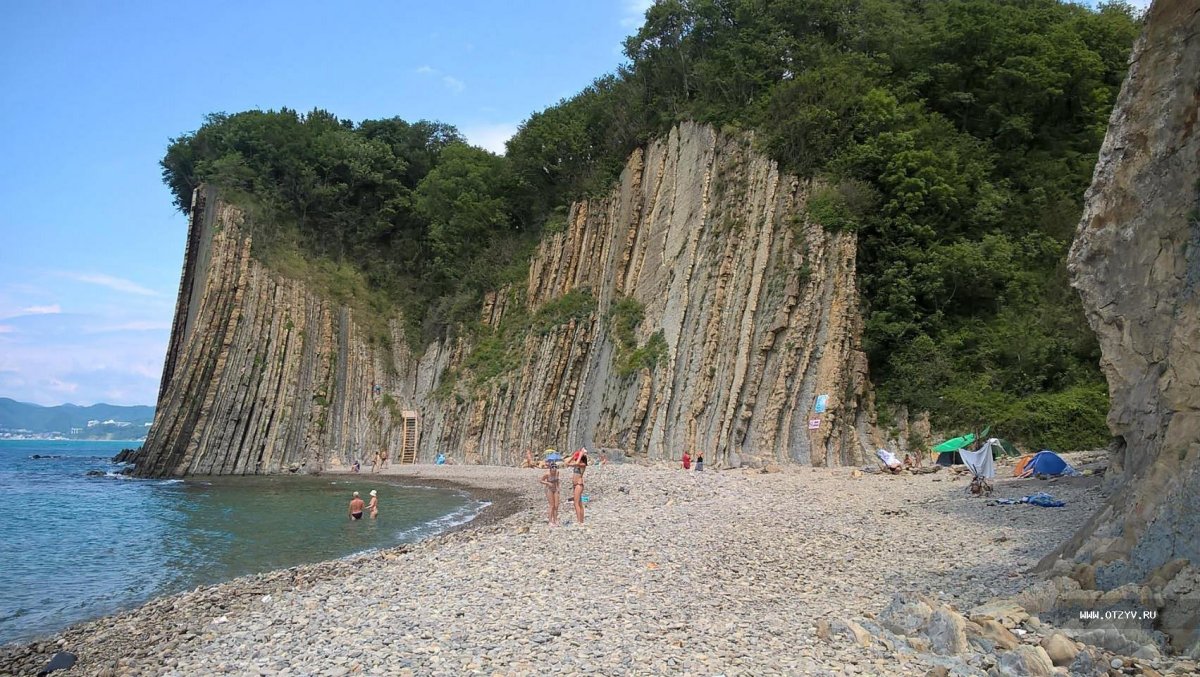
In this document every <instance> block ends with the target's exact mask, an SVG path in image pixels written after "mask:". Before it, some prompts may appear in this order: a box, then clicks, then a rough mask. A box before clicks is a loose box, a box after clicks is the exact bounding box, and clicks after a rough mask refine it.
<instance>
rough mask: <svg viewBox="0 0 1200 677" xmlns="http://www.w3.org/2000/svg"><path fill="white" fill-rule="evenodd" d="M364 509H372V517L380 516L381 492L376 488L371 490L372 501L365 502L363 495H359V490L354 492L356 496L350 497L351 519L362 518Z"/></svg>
mask: <svg viewBox="0 0 1200 677" xmlns="http://www.w3.org/2000/svg"><path fill="white" fill-rule="evenodd" d="M364 509H365V510H370V511H371V519H375V518H376V517H378V516H379V494H378V492H376V491H375V490H374V489H372V490H371V502H370V503H363V500H362V497H360V496H359V495H358V492H357V491H356V492H354V498H351V499H350V519H351V520H360V519H362V518H363V512H364Z"/></svg>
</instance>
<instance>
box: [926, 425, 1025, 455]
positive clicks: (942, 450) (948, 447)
mask: <svg viewBox="0 0 1200 677" xmlns="http://www.w3.org/2000/svg"><path fill="white" fill-rule="evenodd" d="M991 430H992V428H991V426H988V427H987V428H984V429H983V432H981V433H979V435H978V436H976V435H975V433H967V434H966V435H962V436H959V437H955V438H954V439H949V440H946V441H945V442H942V443H941V444H939V445H937V446H935V447H934V448H933V457H934V460H936V461H937V463H938V464H939V465H953V464H956V463H962V457H961V456H959V455H958V452H959V450H960V449H966V448H967V447H969V446H971V444H972V443H973V442H975V440H976V439H977V437H978V439H981V440H986V439H987V438H988V433H989V432H991ZM999 442H1000V449H1002V450H1003V453H1004V455H1006V456H1020V454H1021V452H1020V451H1018V450H1017V447H1016V446H1014V445H1013V443H1012V442H1009V441H1008V440H999Z"/></svg>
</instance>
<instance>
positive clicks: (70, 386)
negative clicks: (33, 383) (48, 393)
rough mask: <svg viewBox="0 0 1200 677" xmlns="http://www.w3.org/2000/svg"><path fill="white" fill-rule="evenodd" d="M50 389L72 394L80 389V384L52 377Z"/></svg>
mask: <svg viewBox="0 0 1200 677" xmlns="http://www.w3.org/2000/svg"><path fill="white" fill-rule="evenodd" d="M50 389H51V390H53V391H55V392H59V393H67V394H70V393H74V392H75V391H77V390H79V384H78V383H71V382H69V381H62V380H59V379H56V378H52V379H50Z"/></svg>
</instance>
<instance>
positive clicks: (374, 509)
mask: <svg viewBox="0 0 1200 677" xmlns="http://www.w3.org/2000/svg"><path fill="white" fill-rule="evenodd" d="M367 508H368V509H369V510H370V511H371V519H375V518H376V517H378V516H379V496H378V495H377V494H376V493H375V490H374V489H372V490H371V504H370V505H368V506H367Z"/></svg>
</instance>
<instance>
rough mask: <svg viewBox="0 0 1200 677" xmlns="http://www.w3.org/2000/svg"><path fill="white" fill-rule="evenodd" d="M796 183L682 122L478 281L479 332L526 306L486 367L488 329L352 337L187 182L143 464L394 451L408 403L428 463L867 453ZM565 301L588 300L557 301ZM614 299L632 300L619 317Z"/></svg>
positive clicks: (836, 315)
mask: <svg viewBox="0 0 1200 677" xmlns="http://www.w3.org/2000/svg"><path fill="white" fill-rule="evenodd" d="M810 187H811V186H810V185H809V183H807V182H804V181H801V180H799V179H797V178H795V177H791V176H787V175H784V174H781V173H780V172H779V170H778V167H777V166H776V165H775V163H773V162H770V161H769V160H767V159H765V158H764V157H762V156H761V155H759V154H757V153H756V152H754V151H753V150H752V149H751V147H750V139H749V138H747V137H728V136H724V135H721V134H718V133H717V132H716V131H715V130H713V129H712V128H710V127H706V126H702V125H695V124H684V125H681V126H679V127H677V128H676V129H674V130H673V131H672V132H671V133H670V135H669V137H668V138H666V139H662V140H660V141H658V142H655V143H652V144H649V145H648V146H647V147H645V148H643V149H639V150H638V151H636V152H635V153H634V154H633V156H632V157H630V159H629V161H628V163H627V165H626V167H625V170H624V172H623V173H622V175H621V178H620V181H619V182H618V184H617V185H616V186H615V187H614V188H613V189H612V191H611V193H610V194H609V195H607V196H605V197H602V198H597V199H590V200H586V201H582V202H579V203H576V204H574V205H573V206H572V207H571V210H570V212H569V216H568V219H567V223H566V225H565V226H564V227H563V228H562V229H561V230H560V231H559V232H557V233H553V234H549V235H547V236H545V237H544V239H543V241H542V243H541V245H540V246H539V248H538V249H537V251H536V253H535V255H534V256H533V259H532V261H531V263H530V270H529V275H528V278H527V280H526V283H525V284H523V285H518V286H514V287H510V288H506V289H502V290H498V291H497V292H496V293H493V294H489V295H488V298H487V299H486V300H485V304H484V307H483V310H482V317H481V320H482V323H483V324H484V325H487V326H488V327H491V328H492V329H491V330H490V331H494V332H499V331H501V329H503V330H504V331H506V332H510V333H511V332H512V326H513V325H519V324H520V323H519V322H518V319H519V318H524V317H535V318H537V319H538V321H537V323H535V324H532V325H531V324H528V323H527V324H526V325H521V326H523V327H524V328H523V329H521V330H520V333H519V334H518V335H516V336H515V337H514V336H509V335H506V336H507V339H506V341H507V343H506V347H505V349H504V350H505V354H504V355H503V356H501V359H498V360H497V359H492V361H491V362H488V361H487V360H486V359H485V357H488V356H486V355H484V354H483V352H481V353H480V354H474V351H475V348H476V347H477V346H479V345H480V343H481V342H482V341H484V340H486V338H487V334H486V332H485V333H484V334H478V333H477V334H474V335H467V336H460V337H458V338H452V339H447V340H443V341H439V342H435V343H433V344H432V345H430V346H428V348H427V349H425V350H424V352H423V353H421V354H414V353H412V352H411V351H410V350H409V349H408V348H407V347H406V346H405V344H404V341H403V340H402V337H401V335H400V333H399V330H398V327H399V326H400V325H399V323H398V322H397V321H396V320H398V318H394V319H393V322H392V336H391V341H390V344H391V346H395V347H394V348H384V347H382V346H383V345H386V344H387V343H388V342H386V341H384V342H380V341H375V342H372V341H369V340H368V339H367V337H366V336H365V332H364V331H363V329H362V327H361V324H362V323H360V322H359V321H357V320H356V318H355V316H354V313H353V312H352V311H351V310H349V309H348V308H346V307H341V306H339V305H337V304H334V303H331V302H330V301H329V300H328V299H327V298H325V297H324V296H322V294H321V293H319V290H316V289H314V288H312V287H311V286H310V285H309V284H307V283H306V282H304V281H301V280H293V279H287V278H284V277H282V276H280V275H278V274H276V273H274V272H273V271H271V270H270V269H268V268H267V267H266V266H264V265H263V264H262V263H260V262H259V261H258V260H257V259H256V258H255V257H252V256H251V238H250V235H249V233H250V232H251V230H252V228H249V227H248V226H249V225H250V224H247V223H246V222H245V219H246V217H245V215H244V214H243V213H242V212H241V211H239V210H238V209H236V208H235V207H233V206H231V205H228V204H225V203H223V202H222V201H221V200H220V199H219V198H218V197H217V196H216V195H215V194H213V193H212V192H211V191H200V192H198V193H197V199H196V204H195V207H194V208H193V214H192V224H191V230H190V233H189V239H188V252H187V256H186V262H185V266H184V273H183V278H182V282H181V288H180V297H179V305H178V307H177V311H176V319H175V327H174V330H173V332H172V338H171V343H170V348H169V351H168V356H167V360H166V364H165V366H164V372H163V381H162V387H161V391H160V395H159V402H158V409H157V415H156V419H155V423H154V426H153V428H152V430H151V431H150V434H149V436H148V438H147V441H146V445H145V447H144V449H145V454H144V460H143V461H142V463H141V464H140V465H139V469H138V472H139V473H140V474H143V475H179V474H188V473H214V474H244V473H269V472H281V471H288V470H292V471H297V470H304V471H316V470H320V469H324V468H328V467H336V466H339V465H345V464H347V463H350V462H351V461H352V460H353V459H355V458H363V457H364V456H368V457H369V456H370V455H372V454H373V452H374V450H375V449H376V448H378V447H381V446H382V447H387V448H389V449H392V450H393V452H392V456H393V458H395V449H396V448H397V447H398V445H399V435H400V431H399V424H398V416H399V412H400V411H401V410H414V411H417V412H418V413H419V415H420V418H421V437H420V447H419V453H418V458H419V459H422V460H429V459H432V457H433V456H434V455H436V454H437V453H438V452H445V453H446V454H447V455H448V456H450V457H451V458H459V459H461V460H463V461H465V462H484V463H513V462H516V461H517V460H518V459H519V458H521V457H522V456H523V455H524V452H525V450H526V449H532V450H534V451H535V452H540V450H541V449H542V448H544V447H546V446H553V447H559V448H569V447H575V446H579V445H582V444H586V445H588V446H589V447H592V448H601V449H605V450H611V451H612V452H613V453H616V452H618V451H619V452H622V453H624V454H626V455H627V456H630V457H633V458H640V459H646V460H658V459H670V458H678V457H679V455H680V454H681V453H682V451H683V450H684V449H689V450H693V451H695V450H703V451H704V452H705V454H706V460H707V461H708V462H709V464H710V465H711V464H713V463H716V464H718V465H739V464H742V463H753V464H766V463H772V462H793V463H804V464H812V465H839V464H846V463H858V462H861V461H862V460H863V459H864V457H865V455H866V453H869V449H868V447H867V446H865V445H866V443H867V442H869V441H870V438H871V437H872V435H873V431H874V427H873V418H872V416H873V414H872V411H871V401H870V389H869V384H868V382H867V369H866V358H865V356H864V354H863V353H862V351H861V350H860V348H859V345H858V341H859V334H860V325H861V319H860V316H859V313H858V307H857V295H858V292H857V288H856V286H855V255H856V239H855V236H854V235H853V234H835V233H829V232H826V231H825V230H824V229H823V228H822V227H821V226H820V225H819V224H817V223H815V222H813V221H812V220H811V219H809V218H808V217H807V215H806V212H805V201H806V199H807V196H808V194H809V190H810ZM569 299H574V300H575V301H578V302H580V303H582V307H581V308H577V309H576V312H572V313H570V314H568V315H564V316H562V317H559V316H556V315H555V314H554V312H552V311H553V309H554V308H556V307H558V306H559V305H561V304H563V303H565V302H566V300H569ZM618 306H620V307H621V308H625V309H629V308H636V309H637V311H638V312H637V313H635V314H634V317H633V320H632V321H630V322H629V323H628V327H629V329H631V330H632V333H631V334H630V333H629V332H626V333H625V334H624V335H622V334H621V333H620V332H618V331H617V329H616V326H615V325H616V324H617V323H618V322H619V316H620V313H619V311H618V310H615V309H617V308H618ZM636 315H640V316H641V319H640V321H636V319H637V317H636ZM493 343H495V342H493ZM493 347H494V346H493ZM389 350H390V354H389V352H388V351H389ZM481 356H482V357H481ZM490 358H496V356H495V355H490ZM497 363H499V365H500V366H499V367H497ZM820 395H824V396H825V397H824V398H822V402H823V404H824V412H823V413H820V414H817V413H814V408H815V406H816V403H817V398H818V396H820ZM810 421H811V423H810Z"/></svg>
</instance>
